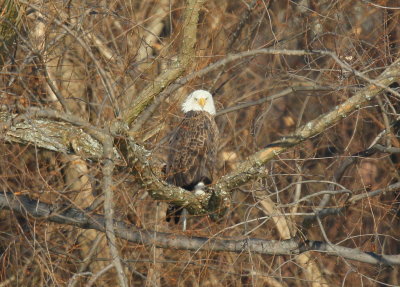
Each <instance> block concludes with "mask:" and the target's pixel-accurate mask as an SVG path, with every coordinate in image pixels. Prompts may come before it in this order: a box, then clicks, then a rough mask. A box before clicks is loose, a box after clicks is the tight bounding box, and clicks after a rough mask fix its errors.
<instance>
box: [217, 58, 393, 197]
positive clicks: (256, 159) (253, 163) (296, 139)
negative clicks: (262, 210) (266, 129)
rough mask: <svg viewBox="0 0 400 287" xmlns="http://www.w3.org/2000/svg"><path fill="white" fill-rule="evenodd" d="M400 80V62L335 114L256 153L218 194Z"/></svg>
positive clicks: (226, 180)
mask: <svg viewBox="0 0 400 287" xmlns="http://www.w3.org/2000/svg"><path fill="white" fill-rule="evenodd" d="M399 79H400V59H398V60H397V61H395V62H394V63H393V64H392V65H390V66H389V67H388V68H387V69H386V70H385V71H384V72H383V73H382V74H381V75H380V76H379V77H378V78H377V79H376V80H374V81H373V82H374V84H370V85H368V86H367V87H365V88H364V89H362V90H360V91H358V92H357V93H356V94H355V95H354V96H352V97H351V98H349V99H348V100H346V101H345V102H343V103H342V104H340V105H338V106H336V107H334V109H333V110H332V111H330V112H328V113H326V114H323V115H321V116H319V117H318V118H316V119H314V120H312V121H309V122H308V123H307V124H305V125H304V126H302V127H300V128H298V129H297V130H296V131H295V132H294V133H293V134H291V135H288V136H286V137H283V138H282V139H281V140H279V141H277V142H275V143H272V144H270V145H268V146H267V147H266V148H265V149H262V150H260V151H259V152H256V153H255V154H253V155H252V156H250V157H249V158H248V159H247V160H246V161H244V162H242V163H240V165H239V166H238V168H237V169H236V170H234V171H233V172H232V173H230V174H228V175H225V176H224V177H223V178H221V180H220V181H219V183H218V184H217V185H216V188H215V191H216V192H217V194H221V197H225V196H226V191H228V190H230V189H232V188H234V187H237V186H240V185H241V184H243V183H245V182H247V181H249V180H250V179H253V178H254V177H256V176H258V175H259V172H258V171H259V170H260V169H261V168H262V166H263V165H264V164H265V163H267V162H268V161H269V160H271V159H272V158H274V157H275V156H277V155H279V154H281V153H283V152H284V151H286V150H287V149H288V148H290V147H293V146H295V145H298V144H299V143H301V142H303V141H305V140H307V139H310V138H312V137H314V136H316V135H318V134H320V133H322V132H324V131H325V130H326V129H328V128H330V127H331V126H333V125H334V124H335V123H337V122H338V121H340V120H341V119H343V118H346V117H347V116H349V115H350V114H351V113H352V112H354V111H356V110H357V109H359V108H360V107H361V106H362V105H363V104H365V103H366V102H368V101H370V100H372V99H373V98H374V97H375V96H377V95H378V94H379V93H380V92H382V91H383V90H387V89H388V88H387V89H384V87H389V86H390V85H391V84H392V83H393V82H396V81H399Z"/></svg>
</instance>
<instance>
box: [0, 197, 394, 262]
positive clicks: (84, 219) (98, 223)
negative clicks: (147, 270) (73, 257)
mask: <svg viewBox="0 0 400 287" xmlns="http://www.w3.org/2000/svg"><path fill="white" fill-rule="evenodd" d="M0 208H1V209H3V208H5V209H9V210H11V211H14V212H17V213H20V214H23V215H25V216H32V217H34V218H38V219H42V220H46V221H50V222H56V223H59V224H68V225H73V226H77V227H80V228H83V229H96V230H98V231H101V232H105V231H106V228H105V225H106V224H105V221H106V219H105V218H104V216H102V215H98V214H86V213H85V212H83V211H81V210H78V209H75V208H68V209H65V210H64V211H62V212H61V213H55V212H54V210H55V208H54V207H53V206H52V205H50V204H46V203H43V202H40V201H37V200H32V199H30V198H29V197H27V196H15V195H13V194H12V193H3V194H0ZM114 232H115V235H116V236H117V237H119V238H122V239H125V240H128V241H130V242H133V243H137V244H142V245H146V246H152V245H154V246H156V247H160V248H172V249H181V250H193V251H196V252H197V251H211V250H212V251H228V252H236V253H242V252H254V253H259V254H266V255H274V256H276V255H297V254H301V253H303V252H306V251H317V252H322V253H327V254H328V255H332V256H338V257H342V258H346V259H350V260H355V261H359V262H364V263H369V264H376V265H400V255H383V254H376V253H373V252H363V251H360V250H358V249H353V248H348V247H342V246H338V245H333V246H331V245H330V244H328V243H326V242H322V241H313V240H308V241H305V242H304V243H303V242H302V241H298V240H297V239H289V240H265V239H258V238H248V237H245V238H242V239H231V238H208V237H196V236H190V237H188V236H185V235H179V234H176V233H166V232H154V231H149V230H141V229H138V228H137V227H136V226H134V225H130V224H126V223H124V222H122V221H114Z"/></svg>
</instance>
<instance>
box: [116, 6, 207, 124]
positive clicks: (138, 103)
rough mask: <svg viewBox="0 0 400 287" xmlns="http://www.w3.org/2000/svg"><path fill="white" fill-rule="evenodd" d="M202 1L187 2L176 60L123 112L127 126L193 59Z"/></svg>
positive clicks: (180, 74)
mask: <svg viewBox="0 0 400 287" xmlns="http://www.w3.org/2000/svg"><path fill="white" fill-rule="evenodd" d="M204 2H205V1H204V0H187V1H186V9H185V14H184V23H183V35H182V46H181V49H180V52H179V55H178V59H177V61H176V63H175V64H174V66H173V67H171V68H170V69H167V70H166V71H164V72H163V73H162V74H160V75H159V76H158V77H157V78H156V79H155V80H154V81H152V82H151V83H150V84H149V85H148V86H147V87H145V88H144V90H143V91H142V92H141V93H140V95H139V96H138V97H137V98H135V100H134V102H133V103H132V105H130V106H129V107H128V108H127V109H126V110H124V111H123V113H122V117H123V119H124V121H125V122H126V123H128V124H129V125H130V124H131V123H132V122H133V121H134V120H135V119H136V118H137V117H138V116H139V115H140V113H141V112H143V111H144V109H145V108H146V107H147V106H148V105H149V104H150V103H151V102H152V101H153V100H154V98H155V97H156V96H157V95H158V94H159V93H160V92H161V91H163V90H164V89H165V88H166V87H167V86H168V85H169V84H170V83H172V82H173V81H175V80H176V79H177V78H179V77H180V76H182V74H183V73H184V72H185V70H186V69H187V68H188V67H189V65H190V63H191V60H192V59H193V58H194V54H195V49H194V45H195V44H196V34H197V22H198V19H199V11H200V8H201V7H202V5H203V3H204Z"/></svg>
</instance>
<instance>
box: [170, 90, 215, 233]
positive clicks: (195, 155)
mask: <svg viewBox="0 0 400 287" xmlns="http://www.w3.org/2000/svg"><path fill="white" fill-rule="evenodd" d="M182 111H183V112H184V113H185V117H184V119H183V120H182V122H181V123H180V125H179V126H178V128H177V129H176V130H175V133H174V135H173V136H172V138H171V141H170V147H169V153H168V160H167V166H166V175H167V182H168V183H170V184H173V185H176V186H179V187H181V188H183V189H186V190H188V191H192V192H196V191H199V190H202V189H204V185H206V184H210V183H211V182H212V180H213V174H214V169H215V164H216V159H217V149H218V137H219V133H218V127H217V125H216V123H215V120H214V116H215V105H214V101H213V98H212V95H211V94H210V93H209V92H207V91H204V90H197V91H194V92H193V93H191V94H190V95H189V96H188V97H187V98H186V100H185V101H184V102H183V104H182ZM181 213H182V208H181V207H177V206H173V205H170V206H169V208H168V210H167V218H166V219H167V221H168V222H169V221H170V220H171V218H173V219H174V221H175V223H178V222H179V218H180V215H181ZM184 226H185V223H184ZM184 228H185V227H184Z"/></svg>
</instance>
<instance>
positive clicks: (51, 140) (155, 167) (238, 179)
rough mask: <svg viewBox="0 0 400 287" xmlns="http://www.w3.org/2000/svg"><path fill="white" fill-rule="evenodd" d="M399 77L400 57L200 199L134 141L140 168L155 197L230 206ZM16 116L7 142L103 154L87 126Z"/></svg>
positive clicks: (6, 117) (201, 206)
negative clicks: (273, 166) (286, 157)
mask: <svg viewBox="0 0 400 287" xmlns="http://www.w3.org/2000/svg"><path fill="white" fill-rule="evenodd" d="M399 78H400V59H399V60H397V61H395V62H394V63H393V64H392V65H390V66H389V67H388V68H387V69H386V70H385V71H384V72H383V73H382V74H381V75H380V76H379V77H378V78H377V79H376V80H373V82H374V84H370V85H368V86H367V87H365V88H364V89H362V90H360V91H358V92H357V93H356V94H355V95H354V96H352V97H351V98H349V99H348V100H346V101H345V102H343V103H342V104H340V105H338V106H336V107H335V108H334V109H333V110H332V111H330V112H328V113H326V114H323V115H321V116H319V117H318V118H316V119H314V120H312V121H310V122H308V123H307V124H305V125H304V126H302V127H300V128H298V129H297V130H296V131H295V132H294V133H293V134H291V135H288V136H286V137H284V138H282V139H281V140H279V141H277V142H275V143H272V144H270V145H268V146H267V147H266V148H265V149H262V150H261V151H259V152H257V153H255V154H253V155H252V156H250V157H249V158H248V159H247V160H245V161H244V162H242V163H241V164H240V165H239V166H238V168H237V169H236V170H234V171H233V172H231V173H229V174H227V175H225V176H224V177H222V178H221V179H220V180H219V181H218V182H217V183H216V184H215V185H214V186H211V189H212V190H213V191H214V192H212V193H209V194H206V195H204V196H203V197H202V198H196V197H195V196H194V195H193V194H192V193H190V192H187V191H185V190H183V189H180V188H177V187H174V186H171V185H168V184H166V183H165V182H164V181H163V180H162V179H161V178H162V177H163V176H162V173H161V171H160V167H159V166H160V164H159V162H157V161H155V160H154V159H153V158H152V156H151V153H150V152H148V151H147V150H145V149H144V148H143V147H141V146H140V145H137V144H135V143H134V142H133V141H130V147H131V152H132V156H133V158H134V159H135V160H136V169H137V170H138V171H139V172H140V173H141V174H142V177H141V178H142V180H143V182H144V184H145V185H146V187H147V189H148V191H149V193H150V194H151V195H152V197H153V198H154V199H157V200H168V201H171V203H173V204H176V205H179V206H185V207H186V208H187V209H188V211H189V212H190V213H192V214H205V213H208V212H209V210H207V209H210V208H209V206H208V203H209V200H210V198H211V197H214V201H215V202H218V204H217V205H221V206H227V205H228V204H229V200H230V193H229V191H230V190H231V189H233V188H235V187H238V186H240V185H242V184H244V183H246V182H248V181H249V180H251V179H254V178H256V177H257V176H259V175H260V174H263V173H264V168H263V166H264V164H265V163H267V162H268V161H269V160H271V159H272V158H274V157H275V156H276V155H279V154H280V153H282V152H284V151H286V150H287V149H288V148H291V147H293V146H295V145H298V144H299V143H301V142H303V141H305V140H307V139H310V138H312V137H314V136H316V135H318V134H319V133H321V132H324V131H325V130H326V129H327V128H329V127H331V126H332V125H334V124H335V123H337V122H338V121H340V120H341V119H343V118H346V117H347V116H348V115H350V114H351V113H352V112H354V111H355V110H357V109H359V108H360V107H361V106H362V105H363V104H365V103H366V102H368V101H370V100H371V99H372V98H373V97H375V96H377V95H378V94H379V93H380V92H381V91H383V90H388V88H386V89H384V87H389V86H390V84H392V83H393V82H395V81H398V80H399ZM371 81H372V80H371ZM13 118H15V115H10V114H9V113H6V112H4V113H0V124H3V126H5V128H6V130H5V134H4V138H5V139H6V140H7V141H13V142H20V143H33V144H36V145H37V146H39V147H43V148H47V149H50V150H55V151H61V152H72V151H74V152H76V153H77V154H78V155H80V156H82V157H84V158H89V157H91V158H97V159H98V158H100V157H101V155H102V147H101V145H100V144H99V143H98V142H96V141H94V140H93V138H92V137H90V136H89V135H87V134H85V132H84V131H83V129H82V130H80V129H77V128H76V126H74V125H68V124H67V123H65V122H59V121H50V120H47V119H46V120H43V119H32V118H30V119H29V120H26V121H22V122H20V121H19V122H17V123H15V124H13ZM66 120H68V119H66ZM4 124H5V125H4ZM82 127H84V126H82ZM71 147H72V148H71ZM214 208H215V209H217V208H218V207H217V206H216V205H215V204H214ZM214 208H211V209H214Z"/></svg>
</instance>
